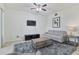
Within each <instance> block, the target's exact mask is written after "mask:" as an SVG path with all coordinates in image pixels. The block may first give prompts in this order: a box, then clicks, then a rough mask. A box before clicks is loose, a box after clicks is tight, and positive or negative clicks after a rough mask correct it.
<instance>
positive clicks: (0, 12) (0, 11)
mask: <svg viewBox="0 0 79 59" xmlns="http://www.w3.org/2000/svg"><path fill="white" fill-rule="evenodd" d="M1 25H2V24H1V9H0V48H1Z"/></svg>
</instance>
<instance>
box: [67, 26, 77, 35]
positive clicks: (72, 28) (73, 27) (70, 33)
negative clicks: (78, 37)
mask: <svg viewBox="0 0 79 59" xmlns="http://www.w3.org/2000/svg"><path fill="white" fill-rule="evenodd" d="M68 31H69V35H74V34H75V32H76V31H77V27H76V26H68Z"/></svg>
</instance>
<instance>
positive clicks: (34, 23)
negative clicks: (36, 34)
mask: <svg viewBox="0 0 79 59" xmlns="http://www.w3.org/2000/svg"><path fill="white" fill-rule="evenodd" d="M27 26H36V21H34V20H27Z"/></svg>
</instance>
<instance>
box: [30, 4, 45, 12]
mask: <svg viewBox="0 0 79 59" xmlns="http://www.w3.org/2000/svg"><path fill="white" fill-rule="evenodd" d="M33 5H34V6H35V7H34V8H31V10H36V12H38V13H39V12H40V11H47V10H46V9H45V8H44V7H46V6H47V4H44V5H41V4H37V3H33Z"/></svg>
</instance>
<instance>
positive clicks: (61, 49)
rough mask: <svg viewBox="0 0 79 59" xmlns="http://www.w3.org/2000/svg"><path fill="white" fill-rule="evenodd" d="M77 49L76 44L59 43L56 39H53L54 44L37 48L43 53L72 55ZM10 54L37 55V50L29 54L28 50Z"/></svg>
mask: <svg viewBox="0 0 79 59" xmlns="http://www.w3.org/2000/svg"><path fill="white" fill-rule="evenodd" d="M22 47H24V46H22ZM75 50H76V46H73V45H68V44H64V43H59V42H56V41H53V44H52V45H50V46H47V47H43V48H40V49H37V51H40V53H41V55H71V54H72V53H73V52H74V51H75ZM8 55H36V52H33V54H32V53H30V54H27V53H26V52H24V53H20V54H16V53H10V54H8Z"/></svg>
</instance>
